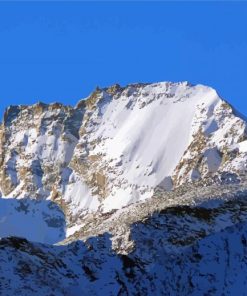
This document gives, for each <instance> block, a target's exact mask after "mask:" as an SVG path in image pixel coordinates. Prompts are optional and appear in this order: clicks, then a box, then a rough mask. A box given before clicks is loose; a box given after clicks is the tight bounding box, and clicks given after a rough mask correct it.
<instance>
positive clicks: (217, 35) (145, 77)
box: [0, 1, 247, 116]
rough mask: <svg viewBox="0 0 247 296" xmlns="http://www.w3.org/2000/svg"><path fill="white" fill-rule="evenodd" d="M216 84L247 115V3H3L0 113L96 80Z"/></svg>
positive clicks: (68, 95) (87, 87)
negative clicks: (10, 107)
mask: <svg viewBox="0 0 247 296" xmlns="http://www.w3.org/2000/svg"><path fill="white" fill-rule="evenodd" d="M165 80H169V81H184V80H188V81H190V82H191V83H202V84H206V85H210V86H213V87H214V88H216V89H217V91H218V92H219V94H220V95H221V96H222V97H224V98H225V99H227V100H228V101H229V102H230V103H232V104H233V105H235V106H236V107H237V108H238V109H239V110H240V111H241V112H242V113H244V114H245V115H247V94H246V89H247V2H140V1H139V2H122V3H121V2H102V1H101V2H91V3H90V2H0V81H1V84H0V113H1V116H2V113H3V110H4V109H5V107H6V106H8V105H10V104H12V105H15V104H30V103H35V102H37V101H43V102H54V101H60V102H63V103H66V104H72V105H73V104H75V103H76V102H77V101H78V100H79V99H80V98H83V97H86V96H87V95H88V94H89V93H90V92H91V91H92V90H93V89H94V88H95V87H96V86H97V85H98V86H102V87H103V86H108V85H111V84H114V83H116V82H118V83H120V84H122V85H125V84H127V83H133V82H156V81H165Z"/></svg>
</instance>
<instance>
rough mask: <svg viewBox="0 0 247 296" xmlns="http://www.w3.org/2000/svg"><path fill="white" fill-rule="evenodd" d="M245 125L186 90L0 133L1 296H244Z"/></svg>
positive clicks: (95, 97)
mask: <svg viewBox="0 0 247 296" xmlns="http://www.w3.org/2000/svg"><path fill="white" fill-rule="evenodd" d="M246 171H247V122H246V120H245V118H244V117H243V116H242V115H241V114H240V113H238V112H237V111H236V110H235V109H234V108H233V107H232V106H231V105H230V104H228V103H227V102H226V101H224V100H223V99H221V98H220V97H219V95H218V94H217V92H216V91H215V90H214V89H212V88H210V87H207V86H203V85H191V84H189V83H188V82H180V83H171V82H161V83H154V84H130V85H127V86H125V87H121V86H120V85H118V84H116V85H113V86H111V87H108V88H102V89H101V88H97V89H96V90H95V91H94V92H93V93H92V94H91V95H90V96H89V97H88V98H86V99H82V100H81V101H79V102H78V104H77V105H76V106H75V107H71V106H64V105H62V104H60V103H53V104H44V103H40V102H39V103H37V104H35V105H32V106H23V105H20V106H10V107H9V108H8V109H7V110H6V112H5V114H4V118H3V122H2V123H1V125H0V195H1V198H0V237H1V239H0V295H4V296H12V295H25V296H28V295H44V296H51V295H54V296H57V295H67V296H81V295H124V296H125V295H126V296H127V295H176V296H177V295H178V296H180V295H181V296H184V295H247V177H246Z"/></svg>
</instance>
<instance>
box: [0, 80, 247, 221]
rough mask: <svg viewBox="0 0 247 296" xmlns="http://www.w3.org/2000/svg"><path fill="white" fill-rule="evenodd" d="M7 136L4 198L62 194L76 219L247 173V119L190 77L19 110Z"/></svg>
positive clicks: (1, 179) (5, 129) (1, 175)
mask: <svg viewBox="0 0 247 296" xmlns="http://www.w3.org/2000/svg"><path fill="white" fill-rule="evenodd" d="M0 134H1V145H0V149H1V162H0V188H1V192H2V195H3V196H5V197H6V196H9V197H18V198H19V197H31V198H38V199H51V200H54V201H55V202H57V203H58V204H59V205H60V206H61V207H62V208H63V209H64V210H65V211H66V213H68V215H67V216H70V218H71V220H73V219H74V218H75V217H76V216H78V215H79V214H81V213H83V212H85V211H91V212H92V211H103V212H108V211H111V210H113V209H120V208H122V207H124V206H127V205H129V204H131V203H134V202H137V201H143V200H145V199H146V198H150V197H151V196H152V195H153V193H154V191H155V189H156V188H157V187H160V188H163V189H165V190H171V189H172V188H174V187H177V186H179V185H181V184H184V183H186V182H187V181H193V180H198V179H200V178H205V177H207V176H209V175H212V174H215V173H217V174H219V173H222V172H233V173H237V174H238V173H239V172H243V171H245V170H246V155H247V149H246V122H245V121H244V120H243V119H242V118H241V117H239V116H238V115H235V113H234V111H233V109H232V107H231V106H230V105H229V104H227V103H226V102H225V101H223V100H222V99H221V98H220V97H219V96H218V95H217V93H216V91H215V90H213V89H212V88H209V87H206V86H202V85H196V86H192V85H190V84H188V83H187V82H183V83H168V82H162V83H156V84H133V85H128V86H126V87H124V88H122V87H120V86H119V85H114V86H112V87H109V88H104V89H96V91H95V92H93V93H92V94H91V95H90V97H88V98H87V99H86V100H81V101H80V102H79V103H78V104H77V106H76V107H75V108H72V107H69V106H63V105H61V104H58V103H55V104H51V105H45V104H42V103H38V104H36V105H33V106H16V107H10V108H9V109H8V110H7V111H6V113H5V116H4V122H3V124H2V125H1V130H0Z"/></svg>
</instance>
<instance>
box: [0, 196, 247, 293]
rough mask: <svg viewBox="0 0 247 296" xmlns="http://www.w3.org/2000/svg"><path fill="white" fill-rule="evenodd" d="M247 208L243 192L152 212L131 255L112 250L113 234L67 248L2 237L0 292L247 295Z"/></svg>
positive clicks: (135, 231)
mask: <svg viewBox="0 0 247 296" xmlns="http://www.w3.org/2000/svg"><path fill="white" fill-rule="evenodd" d="M246 206H247V204H246V196H245V198H244V199H243V200H241V199H239V200H236V201H231V202H226V203H225V204H223V205H222V206H221V207H219V208H217V209H215V208H207V209H205V208H191V207H173V208H170V209H168V210H164V211H161V212H160V213H154V215H153V216H152V217H149V218H148V219H146V220H145V221H143V222H139V223H136V224H135V225H133V226H132V229H131V236H132V239H133V241H134V243H135V249H134V250H133V251H132V252H130V253H129V254H126V255H122V254H117V253H116V252H115V251H113V250H112V246H111V245H112V243H111V236H110V235H109V233H104V234H103V235H101V236H97V237H92V238H90V239H88V240H87V241H86V242H85V243H83V242H79V241H77V242H73V243H72V244H70V245H67V246H49V245H42V244H37V243H36V244H35V243H30V242H28V241H26V240H25V239H18V238H8V239H3V240H1V241H0V262H1V264H0V274H1V285H0V294H1V295H5V296H13V295H25V296H29V295H32V296H33V295H55V296H60V295H61V296H62V295H63V296H64V295H67V296H80V295H107V296H108V295H112V296H113V295H121V296H123V295H124V296H127V295H143V296H147V295H148V296H149V295H166V296H170V295H176V296H187V295H188V296H189V295H194V296H200V295H201V296H202V295H215V296H221V295H240V296H244V295H247V293H246V289H247V281H246V278H247V277H246V268H247V262H246V255H247V224H246V223H247V213H246ZM236 217H237V218H236ZM236 219H237V221H236Z"/></svg>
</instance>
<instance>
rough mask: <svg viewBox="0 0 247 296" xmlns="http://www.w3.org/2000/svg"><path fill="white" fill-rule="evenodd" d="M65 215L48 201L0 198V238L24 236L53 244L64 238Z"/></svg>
mask: <svg viewBox="0 0 247 296" xmlns="http://www.w3.org/2000/svg"><path fill="white" fill-rule="evenodd" d="M65 231H66V229H65V217H64V213H63V212H62V211H61V210H60V209H59V207H58V206H57V205H56V204H55V203H52V202H50V201H35V200H30V199H21V200H17V199H10V198H8V199H3V198H0V238H2V237H7V236H19V237H25V238H27V239H29V240H31V241H36V242H40V243H47V244H54V243H57V242H59V241H61V240H63V239H64V238H65Z"/></svg>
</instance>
